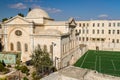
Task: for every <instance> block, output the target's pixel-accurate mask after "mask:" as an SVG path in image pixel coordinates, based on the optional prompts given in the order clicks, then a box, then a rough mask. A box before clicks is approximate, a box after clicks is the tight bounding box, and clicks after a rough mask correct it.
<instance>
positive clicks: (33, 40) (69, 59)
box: [0, 9, 80, 68]
mask: <svg viewBox="0 0 120 80" xmlns="http://www.w3.org/2000/svg"><path fill="white" fill-rule="evenodd" d="M76 25H77V24H76V22H75V20H74V19H73V18H70V19H69V20H68V21H55V20H54V19H52V18H50V17H49V15H48V14H47V13H46V12H45V11H44V10H42V9H32V10H31V11H30V12H28V14H27V16H25V17H21V16H18V15H17V16H15V17H13V18H11V19H9V20H7V21H5V22H3V23H1V29H0V35H1V38H0V40H1V43H0V46H4V47H3V50H2V49H0V50H1V51H8V52H20V53H21V60H22V61H23V62H25V61H28V60H30V55H31V54H32V53H33V51H34V49H35V48H36V47H37V45H40V46H41V48H46V49H47V51H48V52H49V54H50V58H51V59H52V60H53V62H54V65H55V66H56V67H58V68H61V67H65V66H68V65H71V64H73V63H74V62H75V61H76V60H77V59H78V58H79V57H80V51H79V44H78V33H77V32H76V31H75V28H76ZM0 48H2V47H0Z"/></svg>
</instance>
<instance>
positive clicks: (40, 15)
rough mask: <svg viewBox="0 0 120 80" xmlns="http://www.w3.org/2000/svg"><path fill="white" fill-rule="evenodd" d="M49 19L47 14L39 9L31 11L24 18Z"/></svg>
mask: <svg viewBox="0 0 120 80" xmlns="http://www.w3.org/2000/svg"><path fill="white" fill-rule="evenodd" d="M43 17H45V18H50V17H49V15H48V14H47V12H45V11H44V10H42V9H40V8H36V9H32V10H31V11H30V12H29V13H28V14H27V16H26V18H43Z"/></svg>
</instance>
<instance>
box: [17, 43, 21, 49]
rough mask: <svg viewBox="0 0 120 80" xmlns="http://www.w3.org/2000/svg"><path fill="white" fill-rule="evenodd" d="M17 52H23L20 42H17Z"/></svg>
mask: <svg viewBox="0 0 120 80" xmlns="http://www.w3.org/2000/svg"><path fill="white" fill-rule="evenodd" d="M17 51H21V44H20V42H17Z"/></svg>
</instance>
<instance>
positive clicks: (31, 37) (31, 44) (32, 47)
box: [30, 25, 34, 52]
mask: <svg viewBox="0 0 120 80" xmlns="http://www.w3.org/2000/svg"><path fill="white" fill-rule="evenodd" d="M33 38H34V37H33V25H30V48H31V52H32V51H33V50H34V40H33Z"/></svg>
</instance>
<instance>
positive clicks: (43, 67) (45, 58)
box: [31, 45, 53, 73]
mask: <svg viewBox="0 0 120 80" xmlns="http://www.w3.org/2000/svg"><path fill="white" fill-rule="evenodd" d="M31 57H32V62H33V66H34V67H35V68H36V71H37V73H44V72H46V71H48V70H49V69H50V68H51V67H52V65H53V62H52V60H51V59H50V58H49V53H48V52H47V50H46V49H41V47H40V46H39V45H38V46H37V48H36V49H35V50H34V52H33V54H32V56H31Z"/></svg>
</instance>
